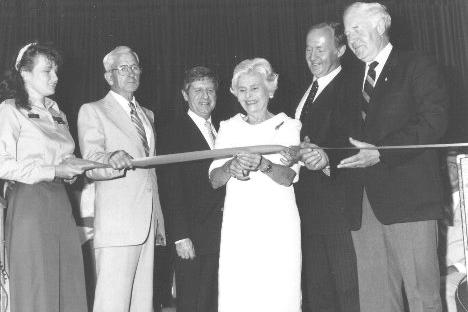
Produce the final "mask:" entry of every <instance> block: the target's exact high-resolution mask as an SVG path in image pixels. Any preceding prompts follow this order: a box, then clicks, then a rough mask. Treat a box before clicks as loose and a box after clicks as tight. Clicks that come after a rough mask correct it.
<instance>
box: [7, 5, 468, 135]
mask: <svg viewBox="0 0 468 312" xmlns="http://www.w3.org/2000/svg"><path fill="white" fill-rule="evenodd" d="M350 2H352V1H348V0H129V1H119V0H42V1H40V0H2V1H0V43H1V46H0V68H1V69H6V68H7V67H9V66H11V64H12V62H13V61H14V58H15V57H16V53H17V51H18V49H19V48H20V47H21V46H22V45H24V44H25V43H27V42H28V41H31V40H34V39H39V40H43V41H51V42H54V43H55V44H56V45H57V46H58V47H59V48H60V49H61V50H62V51H63V53H64V56H65V63H64V66H63V67H62V70H61V74H60V82H59V86H58V89H57V95H56V98H57V100H58V102H59V104H60V105H61V107H62V108H63V110H64V111H65V112H66V113H67V115H68V116H69V119H70V122H71V124H72V125H73V126H74V124H75V121H76V115H77V112H78V109H79V107H80V105H81V104H83V103H85V102H89V101H94V100H96V99H98V98H101V97H102V96H103V95H104V94H105V93H106V92H107V86H106V84H105V81H104V78H103V69H102V58H103V56H104V55H105V54H106V53H107V52H108V51H110V50H111V49H113V48H114V47H115V46H117V45H128V46H130V47H132V48H133V49H134V50H135V51H136V52H137V53H138V55H139V57H140V60H141V64H142V66H143V68H144V69H143V76H142V83H141V86H140V89H139V90H138V93H137V97H138V99H140V102H141V103H142V104H143V105H144V106H146V107H148V108H151V109H152V110H153V111H154V112H155V114H156V116H157V125H158V126H161V125H164V124H166V123H170V122H171V121H173V120H174V119H176V118H178V117H179V116H180V114H182V113H183V112H184V111H185V110H186V108H185V106H184V103H183V101H182V97H181V96H180V85H181V80H182V77H183V72H184V70H185V69H187V68H189V67H192V66H194V65H206V66H209V67H212V68H213V69H215V70H216V71H217V72H218V74H219V76H220V78H221V79H222V83H221V86H220V89H219V93H218V110H217V117H218V119H225V118H227V117H229V116H230V115H232V114H234V113H235V112H237V111H238V104H237V103H236V101H235V99H234V97H233V96H232V95H230V94H229V91H228V90H229V85H230V79H231V75H232V70H233V68H234V66H235V65H236V64H237V63H238V62H240V61H242V60H243V59H245V58H252V57H256V56H260V57H265V58H267V59H268V60H269V61H270V62H271V63H272V65H273V67H274V68H275V70H276V71H277V72H278V73H279V75H280V78H279V90H278V93H277V95H276V96H275V98H274V100H273V102H272V104H271V106H272V108H273V110H274V111H280V110H284V109H285V108H286V107H287V106H289V105H295V104H296V103H293V99H294V98H296V97H297V95H298V94H299V93H301V92H304V90H303V89H302V88H303V86H304V84H306V83H307V82H308V81H310V79H311V77H310V73H309V72H308V70H307V66H306V63H305V60H304V41H305V33H306V31H307V29H308V27H309V26H311V25H312V24H315V23H319V22H322V21H324V20H337V21H341V16H342V12H343V8H344V7H345V5H346V4H348V3H350ZM382 3H385V4H386V5H387V6H388V7H389V9H390V11H391V14H392V16H393V25H392V38H393V42H394V44H395V45H396V46H399V47H401V48H404V49H416V50H421V51H424V52H426V53H427V54H429V55H432V56H433V57H434V59H435V60H436V61H437V62H438V63H439V64H440V65H441V66H442V67H443V69H444V71H445V72H446V77H447V81H448V84H449V86H450V92H451V95H452V107H451V122H450V130H449V133H448V138H447V140H449V141H468V140H467V139H466V138H467V137H468V131H466V129H467V127H466V124H468V123H467V122H466V120H467V117H468V116H467V112H468V109H467V106H468V102H467V98H468V96H467V95H468V91H467V90H468V23H467V22H466V20H467V19H468V1H466V0H438V1H436V0H405V1H383V2H382ZM347 59H348V61H349V60H351V59H352V57H351V56H350V55H348V56H347ZM72 131H73V132H74V131H75V129H74V128H72Z"/></svg>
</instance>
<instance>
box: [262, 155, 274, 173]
mask: <svg viewBox="0 0 468 312" xmlns="http://www.w3.org/2000/svg"><path fill="white" fill-rule="evenodd" d="M262 159H263V160H265V162H266V163H267V165H266V166H264V167H263V168H260V172H262V173H271V169H273V166H272V164H271V161H269V160H268V159H266V158H263V157H262Z"/></svg>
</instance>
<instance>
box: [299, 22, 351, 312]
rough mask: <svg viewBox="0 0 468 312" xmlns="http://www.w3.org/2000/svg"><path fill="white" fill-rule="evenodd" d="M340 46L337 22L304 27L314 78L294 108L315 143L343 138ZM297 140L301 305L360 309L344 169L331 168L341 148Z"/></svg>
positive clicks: (330, 310)
mask: <svg viewBox="0 0 468 312" xmlns="http://www.w3.org/2000/svg"><path fill="white" fill-rule="evenodd" d="M345 50H346V39H345V36H344V32H343V26H342V25H341V24H339V23H334V22H326V23H321V24H317V25H314V26H312V27H311V28H310V30H309V32H308V33H307V37H306V50H305V51H306V53H305V56H306V62H307V65H308V66H309V69H310V72H311V73H312V75H313V81H312V84H309V87H308V89H307V91H306V92H305V94H304V96H303V97H302V99H301V100H300V101H299V104H298V106H297V109H296V113H295V118H296V119H300V120H301V122H302V128H301V139H302V140H304V138H305V137H308V138H309V139H310V141H311V142H313V143H314V144H317V145H319V146H343V145H345V144H346V143H347V139H348V138H347V131H346V128H345V127H344V126H343V124H344V123H343V122H342V121H341V120H340V116H339V115H338V114H337V112H338V107H339V104H340V103H342V102H343V101H344V96H345V93H344V88H345V84H346V81H345V74H344V72H343V70H342V67H341V65H340V59H341V57H342V56H343V54H344V52H345ZM302 145H303V149H302V150H301V153H303V157H302V161H303V162H304V166H303V167H302V168H301V171H300V175H299V182H298V183H296V185H295V186H294V190H295V192H296V201H297V206H298V208H299V211H300V214H301V227H302V257H303V258H302V272H303V292H302V296H303V311H304V312H305V311H307V312H312V311H317V312H318V311H321V312H325V311H327V312H353V311H354V312H359V294H358V280H357V268H356V255H355V253H354V246H353V241H352V238H351V231H350V226H349V224H348V222H347V220H346V218H345V216H344V214H343V210H344V207H345V202H346V198H345V187H344V182H345V181H344V180H343V179H342V177H341V171H343V170H337V168H336V165H337V163H338V161H339V160H341V159H343V158H344V157H346V154H345V153H343V151H327V153H324V151H322V150H313V146H312V144H311V143H307V142H304V143H303V144H302ZM344 152H346V151H344ZM348 156H349V155H348ZM325 166H328V169H325V170H324V168H326V167H325Z"/></svg>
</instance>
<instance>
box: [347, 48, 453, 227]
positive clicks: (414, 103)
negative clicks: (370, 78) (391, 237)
mask: <svg viewBox="0 0 468 312" xmlns="http://www.w3.org/2000/svg"><path fill="white" fill-rule="evenodd" d="M364 66H365V65H364V64H362V63H361V64H360V66H359V69H358V70H357V71H356V72H355V74H354V79H353V81H354V82H355V85H354V86H353V87H351V88H350V89H349V90H348V93H347V94H348V95H347V100H348V101H347V102H346V103H345V102H344V104H345V105H343V106H342V113H343V114H344V115H346V116H349V117H350V119H348V121H350V124H349V126H350V136H352V137H354V138H357V139H359V140H362V141H365V142H368V143H371V144H374V145H406V144H431V143H438V142H439V140H440V138H441V137H442V136H443V134H444V132H445V129H446V126H447V108H448V104H449V103H448V102H449V97H448V95H447V91H446V88H445V84H444V81H443V79H442V77H441V74H440V73H439V71H438V69H437V67H436V65H435V63H434V62H433V61H431V60H429V59H428V58H426V57H424V56H422V55H419V54H416V53H414V52H400V51H398V50H396V49H395V48H393V51H392V53H391V54H390V56H389V58H388V60H387V62H386V64H385V66H384V68H383V70H382V72H381V74H380V76H379V79H378V81H377V83H376V86H375V88H374V92H373V95H372V98H371V102H370V105H369V112H368V114H367V118H366V121H365V122H363V121H362V118H361V117H360V114H361V113H360V101H362V93H361V90H362V81H363V78H364V70H365V68H364ZM379 152H380V155H381V157H380V162H379V163H378V164H376V165H374V166H371V167H368V168H364V169H354V171H348V172H349V173H350V174H349V181H351V184H350V189H349V190H348V191H349V192H348V195H347V196H348V198H350V199H351V200H350V203H355V202H356V197H360V196H362V191H360V192H356V188H355V187H356V185H359V187H360V189H361V190H362V187H363V186H365V189H366V192H367V194H368V197H369V201H370V203H371V206H372V208H373V210H374V213H375V215H376V217H377V219H378V220H379V221H380V222H381V223H383V224H393V223H401V222H412V221H421V220H432V219H438V218H440V217H441V216H442V203H443V199H442V186H441V179H440V172H439V167H438V155H437V152H436V151H435V150H433V149H432V150H431V149H413V150H411V149H407V150H402V149H400V150H380V151H379ZM346 214H347V215H348V217H349V220H350V223H351V224H352V226H353V229H359V228H360V225H361V215H362V210H361V206H360V205H354V204H352V205H349V207H347V211H346Z"/></svg>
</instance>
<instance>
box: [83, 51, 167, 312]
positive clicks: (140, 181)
mask: <svg viewBox="0 0 468 312" xmlns="http://www.w3.org/2000/svg"><path fill="white" fill-rule="evenodd" d="M103 63H104V69H105V73H104V78H105V79H106V81H107V83H108V84H109V86H110V89H111V90H110V91H109V93H108V94H107V95H106V96H105V97H104V98H103V99H101V100H99V101H97V102H93V103H88V104H84V105H83V106H82V107H81V109H80V112H79V116H78V135H79V141H80V148H81V154H82V155H83V158H85V159H89V160H93V161H97V162H101V163H105V164H109V165H111V167H112V168H108V169H95V170H92V171H88V172H87V176H88V177H89V178H90V179H92V180H95V181H96V182H95V185H96V201H95V209H96V211H95V217H94V228H95V236H94V251H95V257H96V273H97V282H96V292H95V300H94V311H95V312H128V311H131V312H151V311H153V300H152V299H153V257H154V244H155V239H156V243H157V244H164V241H165V235H164V221H163V216H162V212H161V206H160V203H159V196H158V185H157V180H156V172H155V169H154V168H148V169H141V168H132V163H131V159H132V158H138V157H145V156H154V155H155V152H156V151H155V132H154V128H153V122H154V116H153V113H152V112H151V111H149V110H148V109H146V108H144V107H142V106H140V105H139V104H138V102H137V101H136V99H135V97H134V95H133V94H134V92H135V91H136V90H137V89H138V86H139V83H140V75H141V71H142V70H141V67H140V65H139V61H138V56H137V54H136V53H135V52H134V51H132V50H131V49H130V48H128V47H125V46H119V47H116V48H115V49H114V50H112V51H111V52H109V53H108V54H107V55H106V56H105V57H104V60H103Z"/></svg>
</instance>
